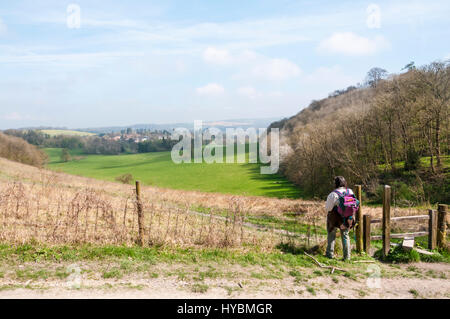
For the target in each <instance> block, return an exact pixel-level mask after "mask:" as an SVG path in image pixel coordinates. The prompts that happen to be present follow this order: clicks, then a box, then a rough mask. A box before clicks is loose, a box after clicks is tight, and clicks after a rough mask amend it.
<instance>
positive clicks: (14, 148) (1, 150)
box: [0, 132, 47, 167]
mask: <svg viewBox="0 0 450 319" xmlns="http://www.w3.org/2000/svg"><path fill="white" fill-rule="evenodd" d="M0 157H3V158H7V159H10V160H12V161H16V162H20V163H24V164H30V165H34V166H39V167H41V166H43V165H44V164H45V163H46V161H47V155H46V154H45V153H43V152H42V151H41V150H39V149H38V148H37V147H36V146H34V145H31V144H29V143H27V142H26V141H25V140H23V139H21V138H19V137H15V136H10V135H5V134H3V133H2V132H0Z"/></svg>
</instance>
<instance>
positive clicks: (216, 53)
mask: <svg viewBox="0 0 450 319" xmlns="http://www.w3.org/2000/svg"><path fill="white" fill-rule="evenodd" d="M203 59H204V60H205V61H206V62H208V63H211V64H222V65H223V64H230V63H232V62H233V58H232V57H231V55H230V52H229V51H228V50H220V49H216V48H212V47H209V48H207V49H206V50H205V51H204V52H203Z"/></svg>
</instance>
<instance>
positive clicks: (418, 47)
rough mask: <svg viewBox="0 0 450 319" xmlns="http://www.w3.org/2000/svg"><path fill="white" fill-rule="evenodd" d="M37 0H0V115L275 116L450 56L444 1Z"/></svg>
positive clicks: (127, 119)
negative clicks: (374, 72) (378, 75)
mask: <svg viewBox="0 0 450 319" xmlns="http://www.w3.org/2000/svg"><path fill="white" fill-rule="evenodd" d="M38 4H39V5H36V4H35V2H33V1H29V0H21V1H15V2H11V3H2V4H0V48H1V50H0V72H1V73H2V74H3V77H2V79H1V82H0V105H2V107H1V108H0V129H13V128H23V127H39V126H44V127H67V128H76V129H82V128H102V127H124V126H126V125H123V123H148V124H156V125H161V124H163V125H164V124H177V123H189V122H194V120H196V119H201V120H203V121H205V122H213V121H226V120H223V119H267V118H279V119H282V118H286V117H291V116H293V115H295V114H297V113H298V112H299V111H300V110H302V109H303V108H305V107H307V106H308V105H309V104H310V102H311V101H312V100H319V99H322V98H325V97H327V95H328V94H329V93H331V92H333V91H335V90H338V89H345V88H346V87H348V86H351V85H357V84H358V83H363V82H364V78H365V76H366V73H367V71H368V70H369V69H370V68H372V67H381V68H383V69H386V70H387V71H388V72H389V73H391V74H392V73H399V72H400V71H401V70H402V68H403V67H404V66H405V65H406V64H408V63H409V62H411V61H414V62H415V64H416V65H417V66H420V65H424V64H428V63H431V62H433V61H436V60H444V59H449V58H450V44H449V43H448V41H447V42H446V41H443V40H442V39H448V38H450V22H449V20H448V14H447V13H448V12H450V3H448V2H446V1H404V0H398V1H373V2H372V1H359V2H356V3H355V2H352V1H344V2H339V3H335V2H332V1H306V0H305V1H289V0H288V1H283V3H282V4H281V5H280V3H279V2H278V1H269V0H264V1H248V2H245V3H242V2H240V1H234V0H233V1H227V2H223V3H218V2H208V1H197V2H195V3H186V2H183V1H151V2H148V1H141V0H135V1H131V2H127V3H122V2H118V1H100V2H95V3H91V2H89V1H86V0H80V1H74V2H73V4H74V5H69V3H61V2H60V1H56V0H46V1H38ZM133 125H138V124H132V125H131V126H133ZM144 125H145V124H144Z"/></svg>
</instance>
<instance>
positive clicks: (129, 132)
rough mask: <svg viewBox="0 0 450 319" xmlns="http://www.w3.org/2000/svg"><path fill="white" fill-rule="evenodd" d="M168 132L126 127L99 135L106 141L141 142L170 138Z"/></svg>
mask: <svg viewBox="0 0 450 319" xmlns="http://www.w3.org/2000/svg"><path fill="white" fill-rule="evenodd" d="M170 134H171V133H170V132H169V131H167V130H153V131H151V130H147V129H136V130H133V129H132V128H127V129H126V130H125V129H124V130H121V131H120V132H111V133H102V134H99V136H100V137H102V138H104V139H105V140H108V141H127V142H134V143H142V142H147V141H163V140H169V139H170Z"/></svg>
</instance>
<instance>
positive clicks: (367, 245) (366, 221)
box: [363, 215, 370, 254]
mask: <svg viewBox="0 0 450 319" xmlns="http://www.w3.org/2000/svg"><path fill="white" fill-rule="evenodd" d="M363 223H364V225H363V227H364V229H363V233H364V234H363V235H364V236H363V238H364V251H365V252H366V254H369V253H370V216H369V215H364V220H363Z"/></svg>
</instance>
